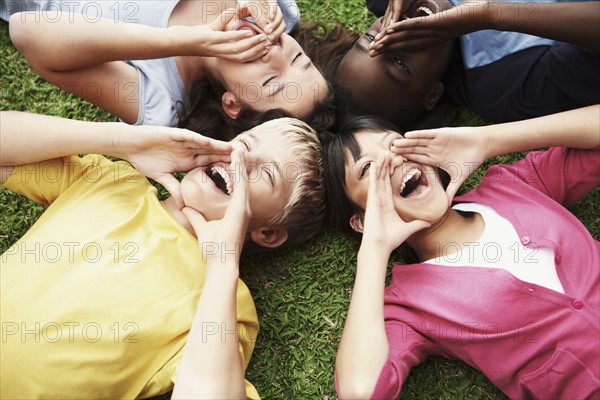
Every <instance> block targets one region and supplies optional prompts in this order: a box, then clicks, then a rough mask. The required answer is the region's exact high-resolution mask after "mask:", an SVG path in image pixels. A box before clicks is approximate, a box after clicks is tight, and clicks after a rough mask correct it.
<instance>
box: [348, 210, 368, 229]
mask: <svg viewBox="0 0 600 400" xmlns="http://www.w3.org/2000/svg"><path fill="white" fill-rule="evenodd" d="M364 221H365V216H364V215H363V214H362V213H361V214H358V213H356V214H354V215H352V216H351V217H350V226H351V227H352V229H354V230H355V231H356V232H358V233H363V231H364V226H363V223H364Z"/></svg>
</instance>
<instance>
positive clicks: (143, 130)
mask: <svg viewBox="0 0 600 400" xmlns="http://www.w3.org/2000/svg"><path fill="white" fill-rule="evenodd" d="M120 125H122V129H120V130H118V131H117V132H116V133H115V136H114V137H113V148H114V152H113V155H115V156H117V157H119V158H122V159H124V160H127V161H129V162H130V163H131V164H132V165H133V166H134V167H135V168H136V169H137V170H139V171H140V172H141V173H142V174H143V175H145V176H147V177H148V178H152V179H154V180H155V181H156V182H158V183H160V184H161V185H163V186H164V187H165V189H166V190H167V191H168V192H169V193H171V196H173V199H174V200H175V202H176V204H177V205H178V206H179V207H183V198H182V197H181V192H180V189H179V186H180V185H179V181H178V180H177V179H176V178H175V177H174V176H173V173H174V172H187V171H189V170H191V169H194V168H196V167H200V166H204V165H208V164H211V163H215V162H219V161H222V162H229V161H230V160H231V152H232V150H233V148H232V146H231V144H230V143H227V142H222V141H219V140H215V139H211V138H207V137H205V136H202V135H200V134H198V133H195V132H192V131H188V130H186V129H179V128H168V127H159V126H130V125H126V124H120Z"/></svg>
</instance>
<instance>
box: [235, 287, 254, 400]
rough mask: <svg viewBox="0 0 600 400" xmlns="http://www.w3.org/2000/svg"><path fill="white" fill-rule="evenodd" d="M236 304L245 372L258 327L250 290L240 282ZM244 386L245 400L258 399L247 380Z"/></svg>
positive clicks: (240, 347) (241, 354) (240, 348)
mask: <svg viewBox="0 0 600 400" xmlns="http://www.w3.org/2000/svg"><path fill="white" fill-rule="evenodd" d="M236 304H237V320H238V326H237V329H238V335H239V338H240V341H239V350H240V357H241V360H242V365H243V366H244V371H246V369H247V368H248V364H250V358H251V357H252V352H253V351H254V346H255V345H256V339H257V337H258V331H259V325H258V315H257V314H256V307H255V305H254V300H253V299H252V296H251V294H250V290H249V289H248V287H247V286H246V284H245V283H244V282H243V281H242V280H240V281H239V282H238V290H237V301H236ZM245 386H246V398H248V399H252V400H255V399H260V396H259V394H258V391H257V390H256V388H255V387H254V385H252V383H250V382H249V381H248V380H247V379H246V381H245Z"/></svg>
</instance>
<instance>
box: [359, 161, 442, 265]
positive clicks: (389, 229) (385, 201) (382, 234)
mask: <svg viewBox="0 0 600 400" xmlns="http://www.w3.org/2000/svg"><path fill="white" fill-rule="evenodd" d="M391 161H392V159H391V157H390V156H389V155H388V154H387V153H386V154H382V155H380V156H379V157H378V158H377V161H376V162H374V163H373V164H371V166H370V168H369V191H368V198H367V206H366V210H365V219H364V227H363V237H362V242H361V247H362V246H365V245H366V246H375V247H377V248H379V249H380V250H381V251H387V252H389V253H391V252H392V251H393V250H394V249H396V248H397V247H398V246H400V245H401V244H402V243H403V242H404V241H405V240H406V239H408V238H409V237H411V236H412V235H413V234H414V233H416V232H418V231H420V230H422V229H425V228H427V227H429V226H430V225H431V224H430V223H429V222H425V221H420V220H414V221H411V222H405V221H403V220H402V218H400V216H399V215H398V212H397V211H396V209H395V207H394V197H393V192H392V183H391V179H390V165H391Z"/></svg>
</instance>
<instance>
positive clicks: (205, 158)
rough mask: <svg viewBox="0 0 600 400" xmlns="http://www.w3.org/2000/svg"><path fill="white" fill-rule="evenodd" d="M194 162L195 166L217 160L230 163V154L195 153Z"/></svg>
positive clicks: (212, 162)
mask: <svg viewBox="0 0 600 400" xmlns="http://www.w3.org/2000/svg"><path fill="white" fill-rule="evenodd" d="M194 162H195V165H196V166H197V167H204V166H206V165H210V164H214V163H218V162H223V163H230V162H231V156H230V155H229V154H196V155H195V156H194Z"/></svg>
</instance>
